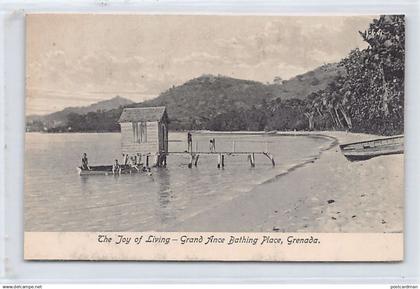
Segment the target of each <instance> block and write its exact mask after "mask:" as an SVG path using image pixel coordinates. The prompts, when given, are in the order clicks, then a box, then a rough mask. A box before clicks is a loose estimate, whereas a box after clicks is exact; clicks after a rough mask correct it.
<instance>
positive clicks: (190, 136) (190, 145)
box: [187, 132, 192, 152]
mask: <svg viewBox="0 0 420 289" xmlns="http://www.w3.org/2000/svg"><path fill="white" fill-rule="evenodd" d="M187 141H188V149H187V150H188V152H192V134H191V132H188V134H187Z"/></svg>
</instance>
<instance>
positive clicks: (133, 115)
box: [118, 106, 166, 122]
mask: <svg viewBox="0 0 420 289" xmlns="http://www.w3.org/2000/svg"><path fill="white" fill-rule="evenodd" d="M165 111H166V108H165V107H164V106H157V107H135V108H124V110H123V112H122V114H121V116H120V119H119V120H118V122H142V121H160V120H161V119H162V117H163V116H164V114H165Z"/></svg>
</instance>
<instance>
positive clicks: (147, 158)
mask: <svg viewBox="0 0 420 289" xmlns="http://www.w3.org/2000/svg"><path fill="white" fill-rule="evenodd" d="M148 167H149V155H146V168H148Z"/></svg>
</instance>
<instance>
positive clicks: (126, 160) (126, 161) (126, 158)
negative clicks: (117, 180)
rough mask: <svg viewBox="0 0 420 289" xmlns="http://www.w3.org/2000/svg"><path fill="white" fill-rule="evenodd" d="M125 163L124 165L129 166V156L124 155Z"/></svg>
mask: <svg viewBox="0 0 420 289" xmlns="http://www.w3.org/2000/svg"><path fill="white" fill-rule="evenodd" d="M123 162H124V165H127V164H128V154H123Z"/></svg>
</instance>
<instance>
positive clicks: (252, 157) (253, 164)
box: [250, 153, 255, 167]
mask: <svg viewBox="0 0 420 289" xmlns="http://www.w3.org/2000/svg"><path fill="white" fill-rule="evenodd" d="M250 161H251V167H255V154H254V153H252V154H251V155H250Z"/></svg>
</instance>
